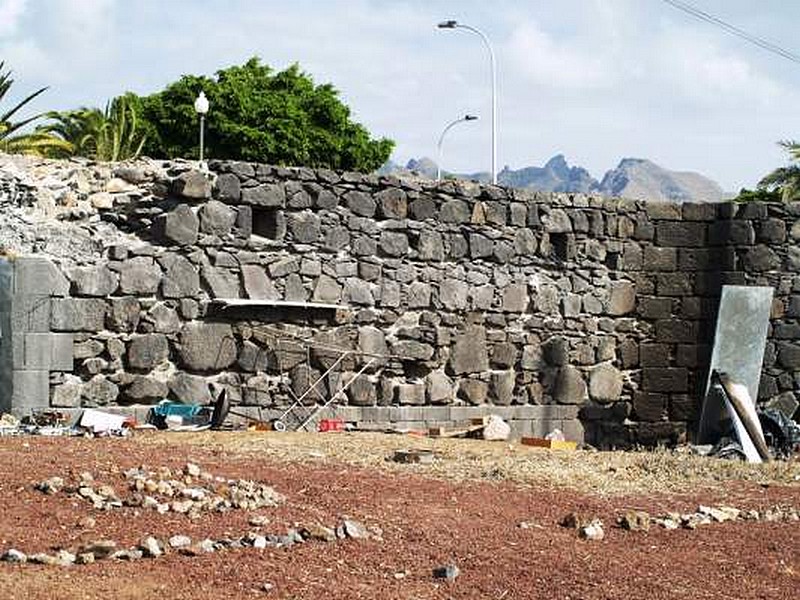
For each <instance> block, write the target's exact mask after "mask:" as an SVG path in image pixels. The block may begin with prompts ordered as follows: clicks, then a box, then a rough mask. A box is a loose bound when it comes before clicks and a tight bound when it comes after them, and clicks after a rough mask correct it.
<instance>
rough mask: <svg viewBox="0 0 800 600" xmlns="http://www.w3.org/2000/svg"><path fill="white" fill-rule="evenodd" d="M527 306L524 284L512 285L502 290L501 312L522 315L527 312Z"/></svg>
mask: <svg viewBox="0 0 800 600" xmlns="http://www.w3.org/2000/svg"><path fill="white" fill-rule="evenodd" d="M529 304H530V297H529V296H528V286H527V285H526V284H524V283H513V284H511V285H509V286H506V287H505V288H504V289H503V312H513V313H522V312H525V311H527V310H528V305H529Z"/></svg>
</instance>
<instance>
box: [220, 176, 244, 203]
mask: <svg viewBox="0 0 800 600" xmlns="http://www.w3.org/2000/svg"><path fill="white" fill-rule="evenodd" d="M214 195H215V196H216V197H217V198H219V199H220V200H222V201H223V202H236V201H238V200H239V199H240V198H241V197H242V189H241V184H240V183H239V178H238V177H236V175H234V174H233V173H221V174H220V175H218V176H217V181H216V183H215V184H214Z"/></svg>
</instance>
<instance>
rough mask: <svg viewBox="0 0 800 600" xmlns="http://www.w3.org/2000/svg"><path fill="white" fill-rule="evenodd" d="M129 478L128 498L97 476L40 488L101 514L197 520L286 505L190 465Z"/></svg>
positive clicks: (270, 491) (259, 488) (248, 484)
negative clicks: (126, 510)
mask: <svg viewBox="0 0 800 600" xmlns="http://www.w3.org/2000/svg"><path fill="white" fill-rule="evenodd" d="M124 477H125V482H126V486H127V494H122V495H121V494H119V493H118V492H117V490H116V489H115V488H114V487H113V486H111V485H107V484H100V483H98V482H97V481H95V478H94V476H93V475H92V474H91V473H82V474H81V475H80V477H79V478H78V480H77V481H76V482H74V483H72V484H68V483H67V482H65V481H64V479H63V478H61V477H50V478H48V479H45V480H43V481H40V482H39V483H37V484H36V485H35V488H36V489H37V490H39V491H41V492H43V493H45V494H49V495H54V494H59V493H62V492H63V493H67V494H70V495H73V496H75V497H77V498H82V499H84V500H86V501H87V502H90V503H91V504H92V506H93V507H94V508H96V509H98V510H112V509H115V508H122V507H123V506H128V507H136V508H143V509H148V510H155V511H157V512H158V513H160V514H165V513H168V512H173V513H178V514H185V515H188V516H189V517H190V518H197V517H198V516H199V515H200V514H201V513H204V512H225V511H228V510H234V509H241V510H257V509H259V508H265V507H274V506H278V505H279V504H280V503H282V502H283V501H284V497H283V496H282V495H281V494H279V493H278V492H276V491H275V489H274V488H272V487H270V486H268V485H266V484H263V483H258V482H255V481H249V480H244V479H236V480H234V479H226V478H224V477H217V476H214V475H212V474H211V473H208V472H206V471H202V470H201V469H200V467H199V466H198V465H196V464H194V463H187V464H186V466H185V467H184V468H183V469H182V470H181V471H178V472H173V471H172V470H171V469H169V468H167V467H162V468H160V469H157V470H156V471H151V470H149V469H147V468H146V467H139V468H137V469H130V470H128V471H126V472H125V473H124Z"/></svg>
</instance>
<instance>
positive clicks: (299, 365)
mask: <svg viewBox="0 0 800 600" xmlns="http://www.w3.org/2000/svg"><path fill="white" fill-rule="evenodd" d="M210 167H211V170H212V172H213V175H212V176H211V177H210V178H206V177H204V176H203V175H202V174H200V173H198V172H194V171H190V170H188V165H187V164H181V163H170V164H165V165H163V168H161V169H151V170H148V169H143V168H141V167H130V166H128V167H119V168H117V169H116V171H115V172H114V173H113V174H114V175H115V178H114V181H117V182H118V183H117V184H116V188H115V189H114V190H113V191H112V192H94V193H92V194H90V193H89V192H86V196H87V197H85V198H81V199H79V203H78V205H79V206H80V202H81V201H83V202H84V204H85V203H87V202H88V203H89V204H91V205H93V206H94V207H95V208H97V209H98V210H99V218H100V222H101V223H102V224H103V225H104V226H106V227H108V226H113V229H114V230H116V231H118V232H119V236H120V237H119V238H118V239H115V240H114V241H113V243H108V244H106V246H107V247H105V249H104V250H103V251H102V252H97V253H95V254H84V255H81V256H69V257H53V259H54V260H55V262H57V263H58V264H59V266H60V268H61V270H62V271H63V273H64V275H65V277H66V278H67V280H68V282H69V290H68V295H63V296H60V297H53V298H52V299H50V301H49V310H50V311H51V314H50V333H55V334H71V335H72V336H73V339H74V346H73V349H74V355H73V369H72V371H71V372H68V370H66V369H65V370H63V371H59V370H57V369H51V371H50V380H51V390H50V391H51V394H50V395H51V397H50V404H51V405H52V406H59V407H77V406H98V405H100V406H110V405H141V404H147V403H152V402H156V401H158V400H160V399H162V398H164V397H171V398H175V399H178V400H183V401H191V402H204V403H207V402H209V401H210V399H211V397H212V395H213V394H215V393H216V391H217V390H219V389H221V388H222V387H225V388H226V389H227V390H228V393H229V395H230V397H231V398H232V399H233V401H234V402H235V403H236V404H238V405H240V406H243V407H253V408H252V410H256V409H260V410H261V414H262V416H270V417H272V416H276V415H278V414H280V412H281V409H282V407H284V406H286V404H287V403H288V402H290V400H291V398H292V397H293V395H294V396H299V395H301V394H302V393H303V392H305V391H306V390H307V388H308V386H309V382H310V381H314V380H315V379H317V377H319V376H320V375H321V374H322V373H323V372H324V371H325V370H327V369H328V368H329V367H330V366H331V365H332V363H333V362H334V360H335V358H336V353H335V352H332V351H331V350H330V349H328V348H326V346H334V347H340V348H349V349H353V350H354V351H362V352H365V353H367V354H361V353H358V352H356V353H354V354H353V355H351V356H349V357H348V358H346V359H345V360H344V361H343V362H341V363H340V364H339V365H338V366H337V368H335V369H334V370H333V372H332V373H331V374H330V375H329V376H328V377H326V378H325V380H324V386H323V387H324V389H323V390H322V395H323V396H329V395H330V394H332V393H336V391H337V390H339V389H341V387H342V386H343V385H344V384H346V383H347V382H349V381H350V379H351V378H352V377H353V373H355V372H357V371H358V370H359V369H360V368H361V367H363V366H364V364H365V362H366V361H367V360H368V358H369V356H370V355H372V354H374V355H379V358H377V359H376V360H375V361H374V362H373V363H372V364H371V365H369V366H368V367H367V369H366V374H365V375H364V376H362V377H359V378H357V379H356V380H355V381H354V382H353V383H352V385H351V386H350V387H349V388H348V389H347V392H346V401H347V403H348V404H349V406H348V407H346V408H345V409H343V410H342V411H341V413H340V414H342V415H343V416H345V417H346V418H347V419H348V420H352V421H357V422H359V423H361V424H362V425H365V426H366V425H369V424H372V425H378V426H383V425H385V424H386V422H388V421H392V422H394V423H396V424H398V425H401V426H422V425H434V424H454V423H456V422H463V421H464V420H467V419H469V418H471V417H475V416H480V415H482V414H488V413H498V414H501V415H502V416H504V417H506V418H508V419H510V420H511V421H512V422H513V423H514V426H515V429H516V431H517V433H522V434H530V433H535V434H542V433H545V432H546V431H548V430H549V429H550V428H552V427H556V426H557V427H560V428H562V429H563V430H565V431H566V432H567V433H568V435H569V436H571V437H573V438H582V437H583V436H584V434H585V437H586V439H587V441H590V442H592V443H595V444H599V445H606V446H607V445H615V446H627V445H631V444H636V443H643V444H647V445H652V444H655V443H659V442H667V443H674V442H676V441H678V440H680V439H681V438H683V437H685V436H686V434H687V432H688V433H689V434H691V432H692V430H693V427H694V424H695V422H696V419H697V417H698V407H699V398H700V395H701V394H702V388H703V386H704V384H705V377H706V372H705V368H706V366H707V363H708V360H709V356H710V344H711V342H712V337H713V325H714V318H715V311H716V305H717V301H718V297H719V293H720V289H721V286H722V285H723V284H726V283H735V284H752V285H756V284H757V285H770V286H773V287H774V288H775V293H776V301H775V307H774V315H773V317H774V318H773V323H772V327H771V332H770V341H769V344H768V348H767V355H766V357H765V371H764V375H763V377H762V382H761V389H760V397H761V398H762V399H766V398H770V397H773V396H775V395H778V394H781V393H790V394H794V393H795V389H796V387H797V385H798V383H797V382H796V380H795V371H796V370H800V345H797V340H798V339H800V324H799V323H798V320H797V319H798V316H799V315H800V295H794V294H795V293H796V290H795V287H796V286H797V285H798V284H796V283H795V281H796V280H797V281H798V282H800V280H798V279H797V275H796V273H797V272H798V269H800V251H798V250H797V248H795V246H794V245H793V242H792V240H793V239H794V237H795V236H800V225H798V226H795V221H796V220H797V218H798V216H800V211H798V207H796V206H793V205H788V206H787V205H765V204H750V205H741V206H737V205H734V204H683V205H672V204H648V203H640V202H633V201H625V200H617V199H602V198H597V197H587V196H583V195H563V194H541V193H533V192H530V191H525V190H512V189H504V188H499V187H494V186H478V185H477V184H472V183H466V182H445V183H442V184H438V185H437V184H435V183H433V182H430V181H418V180H398V179H396V178H392V177H377V176H372V175H362V174H356V173H334V172H332V171H327V170H310V169H284V168H277V167H269V166H265V165H252V164H245V163H233V162H218V163H212V164H211V165H210ZM119 182H122V183H119ZM98 193H105V194H106V195H105V196H103V197H102V199H99V200H97V201H95V200H96V198H94V197H92V196H96V195H97V194H98ZM91 212H92V211H88V213H91ZM70 215H71V216H69V218H72V219H73V220H78V221H80V220H81V219H84V220H85V219H87V218H88V221H89V222H92V219H95V222H96V221H97V217H96V216H88V217H87V215H85V214H84V215H82V214H78V213H76V211H75V210H74V209H72V213H70ZM234 298H243V299H251V300H261V301H262V302H263V304H261V305H259V306H244V307H235V308H232V309H228V310H220V309H219V307H216V308H215V305H214V304H212V303H211V301H213V300H215V299H234ZM300 303H311V304H310V305H301V304H300ZM318 305H338V306H340V309H339V310H332V309H329V308H325V307H324V306H318ZM276 330H280V332H277V331H276ZM291 336H295V337H291ZM297 338H302V339H306V340H312V344H311V345H308V344H300V343H293V342H292V340H295V341H296V339H297ZM315 393H316V392H312V393H310V394H309V397H314V395H315Z"/></svg>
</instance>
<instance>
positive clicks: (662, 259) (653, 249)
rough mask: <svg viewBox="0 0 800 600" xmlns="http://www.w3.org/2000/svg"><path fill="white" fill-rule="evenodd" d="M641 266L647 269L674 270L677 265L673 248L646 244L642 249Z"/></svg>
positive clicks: (676, 257)
mask: <svg viewBox="0 0 800 600" xmlns="http://www.w3.org/2000/svg"><path fill="white" fill-rule="evenodd" d="M642 265H643V267H644V269H645V270H647V271H674V270H675V269H676V268H677V266H678V253H677V250H676V249H675V248H663V247H659V246H647V247H645V249H644V257H643V263H642Z"/></svg>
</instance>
